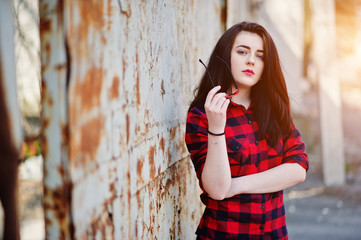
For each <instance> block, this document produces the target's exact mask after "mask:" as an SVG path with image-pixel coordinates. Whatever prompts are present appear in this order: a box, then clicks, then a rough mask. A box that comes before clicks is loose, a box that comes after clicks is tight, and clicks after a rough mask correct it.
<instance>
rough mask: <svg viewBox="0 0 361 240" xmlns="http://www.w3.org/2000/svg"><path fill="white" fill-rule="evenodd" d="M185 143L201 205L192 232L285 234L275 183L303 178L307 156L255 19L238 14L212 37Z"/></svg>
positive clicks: (281, 185)
mask: <svg viewBox="0 0 361 240" xmlns="http://www.w3.org/2000/svg"><path fill="white" fill-rule="evenodd" d="M229 66H230V67H229ZM213 84H214V85H215V86H216V87H214V86H213ZM186 143H187V147H188V150H189V152H190V153H191V159H192V162H193V164H194V167H195V170H196V173H197V177H198V179H199V184H200V187H201V189H202V190H203V193H202V195H201V200H202V202H203V203H204V205H205V206H206V208H205V211H204V214H203V216H202V219H201V221H200V223H199V226H198V229H197V231H196V234H197V239H265V240H266V239H288V234H287V229H286V218H285V209H284V204H283V191H282V190H283V189H286V188H288V187H291V186H293V185H295V184H297V183H300V182H303V181H304V180H305V177H306V171H307V169H308V157H307V154H306V153H305V152H304V143H303V142H302V141H301V136H300V134H299V132H298V130H297V129H296V128H295V126H294V125H293V123H292V119H291V112H290V104H289V98H288V93H287V89H286V83H285V79H284V76H283V74H282V71H281V67H280V62H279V58H278V54H277V49H276V47H275V45H274V42H273V40H272V38H271V37H270V35H269V34H268V33H267V31H266V30H265V29H264V28H263V27H262V26H260V25H258V24H256V23H249V22H242V23H240V24H237V25H234V26H233V27H231V28H230V29H228V30H227V31H226V32H225V33H224V34H223V35H222V37H221V38H220V39H219V41H218V43H217V44H216V46H215V48H214V50H213V52H212V54H211V57H210V59H209V63H208V67H207V71H205V73H204V75H203V77H202V79H201V81H200V84H199V86H198V87H197V89H196V90H195V98H194V100H193V101H192V103H191V105H190V107H189V112H188V117H187V127H186Z"/></svg>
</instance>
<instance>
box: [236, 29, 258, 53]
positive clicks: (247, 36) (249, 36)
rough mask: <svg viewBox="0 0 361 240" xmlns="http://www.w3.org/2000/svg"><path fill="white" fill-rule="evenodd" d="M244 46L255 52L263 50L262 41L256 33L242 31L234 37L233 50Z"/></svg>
mask: <svg viewBox="0 0 361 240" xmlns="http://www.w3.org/2000/svg"><path fill="white" fill-rule="evenodd" d="M240 45H245V46H248V47H250V48H251V49H255V50H263V39H262V38H261V37H260V36H259V35H258V34H256V33H252V32H246V31H242V32H240V33H238V35H237V36H236V38H235V40H234V43H233V48H235V47H238V46H240Z"/></svg>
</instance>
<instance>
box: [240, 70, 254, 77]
mask: <svg viewBox="0 0 361 240" xmlns="http://www.w3.org/2000/svg"><path fill="white" fill-rule="evenodd" d="M242 72H244V73H245V74H247V75H248V76H252V75H254V72H253V71H252V70H251V69H246V70H244V71H242Z"/></svg>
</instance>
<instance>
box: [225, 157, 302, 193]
mask: <svg viewBox="0 0 361 240" xmlns="http://www.w3.org/2000/svg"><path fill="white" fill-rule="evenodd" d="M305 179H306V169H305V168H303V167H302V166H301V165H299V164H298V163H284V164H281V165H279V166H277V167H274V168H271V169H269V170H266V171H264V172H260V173H255V174H251V175H247V176H242V177H237V178H232V180H231V187H230V189H229V191H228V194H227V196H226V198H229V197H233V196H234V195H237V194H245V193H249V194H252V193H253V194H257V193H258V194H260V193H271V192H278V191H281V190H283V189H286V188H289V187H292V186H294V185H296V184H297V183H301V182H303V181H304V180H305Z"/></svg>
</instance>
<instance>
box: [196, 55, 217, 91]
mask: <svg viewBox="0 0 361 240" xmlns="http://www.w3.org/2000/svg"><path fill="white" fill-rule="evenodd" d="M199 62H200V63H202V65H203V66H204V67H205V68H206V71H207V73H208V77H209V79H210V80H211V83H212V86H213V87H214V83H213V80H212V78H211V74H210V73H209V71H208V68H207V67H206V65H205V64H204V63H203V62H202V60H201V59H199Z"/></svg>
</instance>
